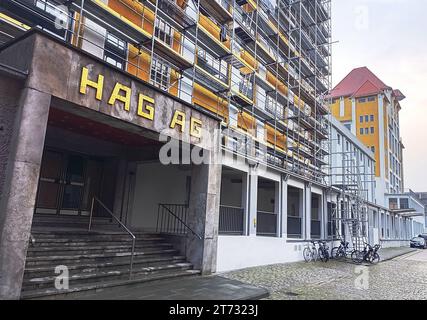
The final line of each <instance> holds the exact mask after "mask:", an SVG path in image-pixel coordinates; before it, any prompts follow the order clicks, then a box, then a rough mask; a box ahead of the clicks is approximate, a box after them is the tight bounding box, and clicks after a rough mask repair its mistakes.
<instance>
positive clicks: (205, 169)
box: [0, 31, 221, 299]
mask: <svg viewBox="0 0 427 320" xmlns="http://www.w3.org/2000/svg"><path fill="white" fill-rule="evenodd" d="M0 63H1V64H4V65H7V66H8V67H9V68H11V69H12V70H21V71H22V73H23V74H25V73H26V72H28V76H27V77H26V79H22V82H21V83H17V87H16V88H15V86H11V84H13V81H11V80H9V78H8V77H6V76H3V75H2V76H1V78H0V81H2V82H6V83H8V84H9V85H8V87H10V88H9V89H8V90H7V92H5V91H4V90H3V88H5V87H6V86H4V85H1V88H2V89H1V90H0V94H1V98H2V99H1V103H2V104H1V113H0V114H1V118H0V120H1V123H0V126H1V128H2V130H1V132H2V133H3V132H5V134H2V135H1V138H2V140H0V142H1V143H2V144H1V148H0V151H1V152H0V156H1V159H2V162H1V166H2V167H5V168H6V170H5V172H6V174H5V175H2V176H1V179H0V182H1V183H0V191H1V199H0V231H1V238H0V239H1V242H0V272H1V278H0V298H6V299H17V298H19V296H20V290H21V283H22V277H23V272H24V266H25V258H26V251H27V247H28V242H29V237H30V232H31V222H32V218H33V214H34V210H35V200H36V193H37V188H38V180H39V173H40V165H41V160H42V155H43V149H44V146H45V134H46V127H47V123H48V116H49V110H50V108H52V107H54V108H55V109H58V110H62V111H65V112H69V113H72V114H75V115H77V116H83V117H87V116H88V115H90V119H91V120H92V121H97V122H99V123H105V124H108V125H109V126H111V127H115V128H118V129H121V130H126V131H128V132H132V133H134V134H139V135H141V137H145V138H148V139H153V140H158V139H159V135H160V134H163V135H166V136H169V137H171V138H172V139H173V140H177V141H181V142H183V143H184V144H188V145H197V146H198V147H199V148H201V150H204V152H207V153H208V154H209V155H210V160H211V161H210V162H209V163H208V164H202V165H194V166H193V169H192V176H193V179H192V193H191V197H190V225H191V227H192V228H193V230H196V232H197V233H198V234H200V235H201V238H202V239H201V240H200V239H195V238H194V239H193V238H191V237H190V238H189V240H188V243H187V246H188V251H187V253H188V258H189V260H190V261H191V262H192V263H193V264H194V265H195V266H196V267H198V268H199V269H200V270H201V271H202V272H203V273H207V274H208V273H211V272H215V266H216V260H215V257H216V245H217V239H216V237H217V224H218V215H217V212H218V206H219V190H220V187H219V186H220V176H221V166H220V165H218V163H219V162H218V161H221V160H220V153H219V152H218V148H219V142H218V139H215V138H214V137H215V135H216V134H217V133H218V132H217V130H216V129H217V128H218V121H217V119H216V118H215V117H214V116H212V115H210V114H209V113H208V112H205V111H203V110H196V108H195V107H192V106H191V105H185V104H183V103H181V102H178V101H177V100H176V99H175V98H173V97H171V96H168V95H167V94H165V93H161V92H159V91H158V90H157V89H155V88H154V87H150V86H149V85H146V84H142V83H141V81H139V80H137V79H135V78H132V77H131V76H128V75H126V74H125V73H124V72H121V71H119V70H116V69H113V68H112V67H110V66H107V65H106V64H105V63H104V62H102V61H100V60H98V59H96V58H94V57H92V56H90V55H88V54H87V53H83V52H81V51H79V50H76V49H72V48H71V47H67V46H65V45H64V44H63V43H62V42H59V41H57V40H55V39H54V38H51V37H50V36H47V35H46V34H44V33H42V32H40V31H32V32H29V33H27V34H26V35H25V36H23V37H22V38H20V39H17V40H16V41H15V42H12V43H10V44H9V45H8V46H6V47H3V49H2V50H1V52H0ZM83 68H87V69H88V79H87V80H89V81H92V84H91V85H88V86H87V87H86V90H85V91H84V92H82V90H81V89H80V84H81V80H82V79H83V78H84V75H83V71H82V70H83ZM64 71H65V72H64ZM100 75H102V76H104V82H103V86H101V87H99V88H97V87H96V86H95V85H94V84H93V83H95V82H96V81H98V82H97V83H98V85H99V84H100V82H99V79H100ZM118 84H119V85H120V90H118V91H116V99H115V100H114V101H113V103H110V101H111V99H110V101H109V100H108V97H109V96H110V93H112V92H114V90H115V88H116V89H117V86H118ZM124 88H125V89H124ZM126 88H129V90H131V91H130V92H131V95H130V103H129V105H128V107H127V105H126V102H125V101H123V100H121V99H120V96H121V97H122V98H123V96H125V93H126ZM17 93H19V97H20V99H19V101H17V100H16V99H14V97H15V94H17ZM140 94H142V95H144V96H146V97H150V98H151V99H153V101H154V103H153V104H154V108H155V111H154V115H153V119H152V120H149V119H145V118H143V117H140V116H139V111H141V110H140V109H138V108H141V105H140V104H139V103H138V102H139V100H138V99H140ZM111 95H113V94H111ZM117 97H119V98H117ZM150 101H151V100H150ZM150 101H149V102H150ZM142 107H143V106H142ZM147 110H148V108H147ZM10 111H12V112H10ZM174 112H175V114H174ZM177 114H178V115H179V117H178V118H177V119H178V120H181V123H182V124H181V125H175V126H173V125H172V123H173V119H174V117H175V116H176V115H177ZM184 117H185V119H184ZM193 119H196V120H197V121H198V122H197V123H200V124H201V128H200V130H202V135H201V136H200V137H198V136H197V135H196V134H195V133H197V132H194V131H192V129H194V128H193V122H192V121H193ZM12 120H13V121H12ZM190 122H191V123H190ZM55 138H56V137H55V135H50V138H49V139H53V140H52V141H50V142H49V144H51V143H53V144H55V141H54V140H55ZM70 141H72V140H70ZM74 141H75V140H74ZM64 143H65V145H63V147H67V145H66V142H64V141H63V144H64ZM80 144H81V143H80ZM82 145H83V144H82ZM88 147H89V145H88ZM89 148H90V147H89ZM6 154H7V155H8V156H7V157H6ZM4 159H5V160H6V161H7V162H6V161H4V162H3V160H4ZM118 168H122V169H121V170H122V172H126V169H125V167H124V166H123V165H121V164H120V163H118ZM128 170H130V171H131V170H132V168H129V169H128ZM120 181H121V182H120ZM117 183H118V185H121V186H122V187H119V188H118V189H123V188H124V185H127V183H124V181H123V179H121V180H120V179H119V180H117ZM127 191H128V192H129V190H127ZM121 194H123V192H117V191H116V193H115V196H114V198H115V199H116V200H118V201H116V202H119V203H120V202H122V201H123V199H121V198H120V197H121Z"/></svg>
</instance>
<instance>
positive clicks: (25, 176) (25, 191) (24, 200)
mask: <svg viewBox="0 0 427 320" xmlns="http://www.w3.org/2000/svg"><path fill="white" fill-rule="evenodd" d="M50 101H51V96H50V95H48V94H45V93H42V92H39V91H36V90H34V89H30V88H25V89H23V90H22V92H21V97H20V102H19V106H18V110H17V113H16V117H15V124H14V131H13V135H12V140H11V149H10V151H11V152H10V154H9V160H8V165H7V169H6V176H5V184H4V185H5V186H7V190H6V188H5V191H4V192H3V193H2V198H1V200H0V213H1V215H0V300H1V299H19V297H20V294H21V286H22V279H23V275H24V267H25V260H26V255H27V248H28V241H29V237H30V233H31V224H32V220H33V213H34V206H35V201H36V194H37V187H38V180H39V174H40V165H41V160H42V155H43V147H44V140H45V135H46V127H47V120H48V116H49V107H50Z"/></svg>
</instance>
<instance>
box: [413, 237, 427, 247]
mask: <svg viewBox="0 0 427 320" xmlns="http://www.w3.org/2000/svg"><path fill="white" fill-rule="evenodd" d="M410 246H411V248H421V249H427V240H426V239H424V238H423V237H415V238H412V239H411V242H410Z"/></svg>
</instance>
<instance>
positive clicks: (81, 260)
mask: <svg viewBox="0 0 427 320" xmlns="http://www.w3.org/2000/svg"><path fill="white" fill-rule="evenodd" d="M70 224H71V223H70ZM74 227H75V225H73V229H66V228H64V225H63V224H60V225H59V223H58V222H56V228H55V229H50V227H49V228H46V225H44V227H43V228H40V227H37V228H33V231H32V236H33V238H34V239H35V243H34V244H33V245H30V246H29V248H28V253H27V260H26V267H25V274H24V280H23V287H22V293H21V298H22V299H31V298H47V297H48V296H51V298H54V297H55V295H62V296H63V295H66V294H67V293H71V292H77V291H85V290H97V289H102V288H106V287H112V286H120V285H127V284H130V283H136V282H145V281H153V280H160V279H167V278H176V277H184V276H192V275H196V274H199V271H198V270H193V266H192V265H191V264H190V263H188V262H186V259H185V257H184V256H182V255H180V253H179V251H178V250H176V249H175V248H174V247H173V245H172V244H171V243H169V242H168V241H166V240H165V238H164V237H162V236H161V235H158V234H148V233H135V236H136V238H137V241H136V246H135V255H134V263H133V276H132V279H131V280H129V265H130V256H131V251H132V240H131V238H130V236H129V235H128V234H127V233H124V232H120V231H118V230H115V231H110V230H108V231H92V232H88V231H84V230H83V229H80V230H78V229H75V228H74ZM57 266H66V267H67V268H68V271H69V288H68V289H60V290H58V289H56V288H55V280H56V279H57V277H58V275H59V274H56V273H55V268H56V267H57ZM62 275H63V274H62ZM62 283H63V282H62Z"/></svg>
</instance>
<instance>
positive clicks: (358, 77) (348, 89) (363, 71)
mask: <svg viewBox="0 0 427 320" xmlns="http://www.w3.org/2000/svg"><path fill="white" fill-rule="evenodd" d="M385 89H391V88H390V87H389V86H387V85H386V84H385V83H384V82H383V81H381V79H380V78H378V77H377V76H376V75H375V74H374V73H373V72H372V71H371V70H369V69H368V68H367V67H362V68H356V69H353V70H352V71H351V72H350V73H349V74H348V75H347V76H346V77H345V78H344V79H343V80H341V82H340V83H338V84H337V85H336V86H335V88H334V89H332V91H331V93H330V97H331V98H337V97H348V96H356V97H360V96H368V95H374V94H377V93H380V92H381V91H383V90H385Z"/></svg>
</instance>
